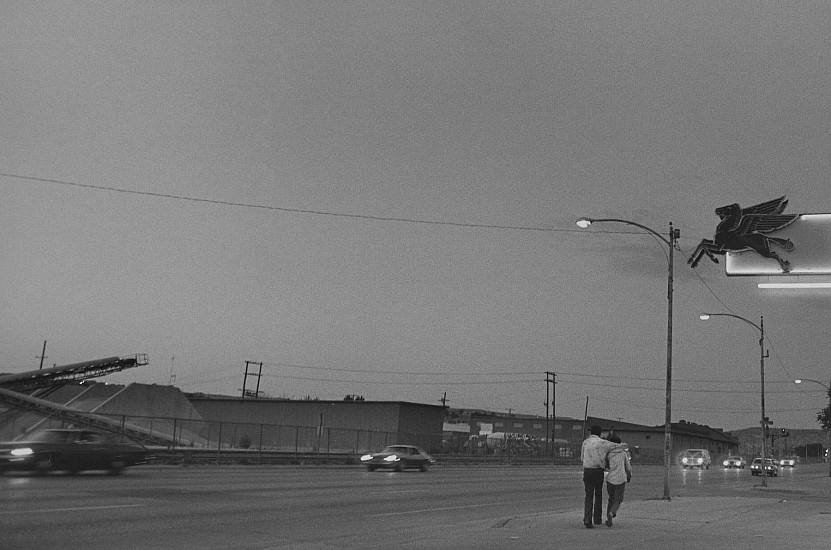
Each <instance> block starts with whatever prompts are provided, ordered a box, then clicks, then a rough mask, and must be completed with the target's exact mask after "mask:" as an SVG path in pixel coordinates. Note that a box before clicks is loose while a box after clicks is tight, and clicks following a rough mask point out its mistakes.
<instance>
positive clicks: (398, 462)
mask: <svg viewBox="0 0 831 550" xmlns="http://www.w3.org/2000/svg"><path fill="white" fill-rule="evenodd" d="M435 462H436V461H435V459H433V457H432V456H430V455H429V454H427V452H425V451H424V449H422V448H421V447H416V446H415V445H389V446H387V447H384V449H383V450H381V451H379V452H377V453H368V454H365V455H363V456H362V457H361V464H365V465H366V469H367V470H369V471H370V472H372V471H374V470H377V469H379V468H388V469H391V470H395V471H396V472H402V471H404V470H405V469H406V468H417V469H419V470H421V471H422V472H426V471H427V468H429V467H430V465H431V464H433V463H435Z"/></svg>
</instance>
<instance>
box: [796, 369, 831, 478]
mask: <svg viewBox="0 0 831 550" xmlns="http://www.w3.org/2000/svg"><path fill="white" fill-rule="evenodd" d="M794 382H795V383H797V384H801V383H802V382H813V383H814V384H819V385H820V386H822V387H823V388H825V390H826V391H827V392H828V399H829V403H828V414H829V415H831V388H829V387H828V386H826V385H825V384H823V383H822V382H820V381H819V380H811V379H810V378H797V379H796V380H794ZM827 422H828V449H829V450H828V455H829V456H828V477H831V418H828V419H827Z"/></svg>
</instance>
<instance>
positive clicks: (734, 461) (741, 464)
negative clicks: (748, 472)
mask: <svg viewBox="0 0 831 550" xmlns="http://www.w3.org/2000/svg"><path fill="white" fill-rule="evenodd" d="M722 464H723V465H724V467H725V468H726V469H730V468H741V469H742V470H744V469H745V467H746V466H747V461H746V460H745V459H743V458H742V457H740V456H728V457H727V458H726V459H724V462H722Z"/></svg>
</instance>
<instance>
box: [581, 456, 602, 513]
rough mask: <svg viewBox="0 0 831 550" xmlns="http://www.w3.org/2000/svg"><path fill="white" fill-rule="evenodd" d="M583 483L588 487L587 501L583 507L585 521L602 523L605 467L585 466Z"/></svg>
mask: <svg viewBox="0 0 831 550" xmlns="http://www.w3.org/2000/svg"><path fill="white" fill-rule="evenodd" d="M583 485H585V487H586V502H585V506H584V508H583V523H584V524H587V525H591V523H592V521H594V523H595V525H600V523H601V522H602V521H603V468H584V469H583Z"/></svg>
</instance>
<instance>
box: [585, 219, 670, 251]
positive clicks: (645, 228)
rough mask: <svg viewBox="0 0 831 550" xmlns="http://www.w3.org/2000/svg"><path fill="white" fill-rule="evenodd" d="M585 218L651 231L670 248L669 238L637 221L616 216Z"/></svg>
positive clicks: (591, 220)
mask: <svg viewBox="0 0 831 550" xmlns="http://www.w3.org/2000/svg"><path fill="white" fill-rule="evenodd" d="M585 219H586V220H588V221H589V222H591V223H595V222H617V223H625V224H626V225H633V226H635V227H638V228H640V229H643V230H644V231H646V232H648V233H652V234H653V235H655V236H656V237H658V238H659V239H661V240H662V241H664V244H665V245H667V246H668V247H670V248H672V243H671V242H670V240H669V239H667V238H666V237H664V236H663V235H661V234H660V233H658V232H657V231H655V230H654V229H652V228H650V227H647V226H645V225H641V224H639V223H638V222H633V221H629V220H621V219H618V218H585Z"/></svg>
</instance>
